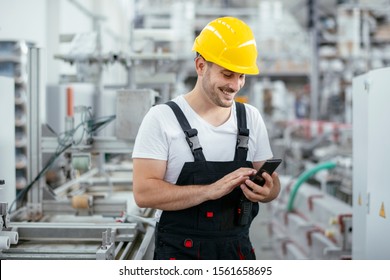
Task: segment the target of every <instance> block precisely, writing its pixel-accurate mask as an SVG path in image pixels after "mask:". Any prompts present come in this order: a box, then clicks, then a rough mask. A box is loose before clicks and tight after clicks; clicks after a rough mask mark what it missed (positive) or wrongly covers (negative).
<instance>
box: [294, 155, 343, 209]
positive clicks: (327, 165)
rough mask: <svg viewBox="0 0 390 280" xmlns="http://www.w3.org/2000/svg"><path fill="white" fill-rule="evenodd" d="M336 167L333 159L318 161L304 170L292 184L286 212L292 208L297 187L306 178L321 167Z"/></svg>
mask: <svg viewBox="0 0 390 280" xmlns="http://www.w3.org/2000/svg"><path fill="white" fill-rule="evenodd" d="M335 167H336V163H335V162H333V161H327V162H323V163H320V164H317V165H316V166H314V167H313V168H311V169H309V170H306V171H305V172H303V173H302V174H301V175H300V176H299V177H298V179H297V181H296V183H295V185H294V186H293V189H292V191H291V193H290V197H289V201H288V204H287V211H288V212H291V211H292V210H293V205H294V200H295V197H296V195H297V192H298V190H299V187H300V186H301V185H302V184H303V183H304V182H305V181H306V180H307V179H309V178H310V177H311V176H313V175H314V174H316V173H317V172H318V171H320V170H323V169H332V168H335Z"/></svg>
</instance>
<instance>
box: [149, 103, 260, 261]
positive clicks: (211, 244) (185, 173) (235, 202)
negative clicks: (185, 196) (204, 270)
mask: <svg viewBox="0 0 390 280" xmlns="http://www.w3.org/2000/svg"><path fill="white" fill-rule="evenodd" d="M166 104H167V105H169V106H170V107H171V108H172V110H173V111H174V113H175V115H176V118H177V119H178V121H179V123H180V125H181V127H182V129H183V131H184V133H185V136H186V139H187V142H188V144H189V146H190V148H191V151H192V153H193V155H194V162H186V163H185V164H184V166H183V169H182V170H181V173H180V175H179V178H178V180H177V182H176V185H179V186H182V187H183V188H185V186H186V185H206V184H211V183H214V182H215V181H217V180H219V179H221V178H222V177H224V176H225V175H226V174H228V173H230V172H233V171H234V170H236V169H238V168H240V167H251V168H252V163H251V162H249V161H246V157H247V152H248V139H249V130H248V129H247V126H246V113H245V106H244V104H242V103H238V102H236V108H237V123H238V135H237V145H236V152H235V158H234V160H233V161H229V162H211V161H206V159H205V157H204V155H203V152H202V147H201V146H200V143H199V141H198V137H197V130H196V129H193V128H191V127H190V125H189V123H188V121H187V119H186V117H185V116H184V114H183V112H182V111H181V109H180V108H179V106H178V105H177V104H176V103H174V102H172V101H169V102H167V103H166ZM242 199H243V193H242V190H241V189H240V187H239V186H238V187H236V188H235V189H234V190H233V191H232V192H231V193H229V194H228V195H226V196H224V197H222V198H220V199H217V200H210V201H206V202H203V203H201V204H200V205H197V206H194V207H191V208H188V209H184V210H179V211H163V213H162V215H161V218H160V221H159V223H158V224H157V227H156V242H155V254H154V259H186V260H189V259H204V260H205V259H208V260H217V259H222V260H230V259H233V260H236V259H256V257H255V254H254V250H253V248H252V245H251V242H250V240H249V227H250V224H251V222H252V220H253V218H254V217H255V216H256V215H257V213H258V211H259V206H258V203H252V202H249V201H248V200H247V202H249V203H250V204H251V205H250V206H251V210H250V215H249V218H248V221H247V222H246V223H245V224H243V225H242V224H239V223H238V222H237V219H238V216H239V215H240V211H241V210H242V209H240V200H242Z"/></svg>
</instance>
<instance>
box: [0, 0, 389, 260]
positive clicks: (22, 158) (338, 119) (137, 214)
mask: <svg viewBox="0 0 390 280" xmlns="http://www.w3.org/2000/svg"><path fill="white" fill-rule="evenodd" d="M32 2H34V3H32ZM21 6H23V7H24V9H20V7H21ZM0 7H1V9H0V10H1V12H0V13H1V16H0V29H1V33H0V119H1V120H2V124H1V132H2V133H1V134H0V158H1V161H0V213H1V215H2V219H0V223H1V231H0V259H151V258H152V255H151V252H152V249H153V246H154V245H153V241H154V225H155V218H154V214H155V213H154V212H155V210H154V209H141V208H139V207H138V206H137V205H136V204H135V202H134V198H133V193H132V160H131V153H132V148H133V144H134V139H135V137H136V135H137V132H138V127H139V125H140V123H141V121H142V118H143V116H144V115H145V114H146V112H147V111H148V110H149V108H150V107H152V106H154V105H155V104H159V103H164V102H166V101H168V100H169V99H171V98H174V97H176V96H177V95H181V94H185V93H186V92H188V90H190V89H191V88H192V87H193V85H194V83H195V82H196V73H195V71H194V66H193V59H194V57H195V54H194V53H192V52H191V48H192V44H193V40H194V38H195V37H196V36H197V35H198V34H199V32H200V31H201V30H202V28H203V27H204V26H205V25H206V24H207V23H208V22H210V21H211V20H213V19H215V18H217V17H220V16H225V15H229V16H235V17H238V18H240V19H242V20H244V21H245V22H246V23H247V24H248V25H249V26H251V28H252V29H253V31H254V35H255V37H256V40H257V47H258V53H259V57H258V66H259V69H260V74H259V75H255V76H251V75H247V76H246V85H245V87H244V88H243V89H242V90H241V91H240V93H239V95H238V96H237V97H236V98H237V100H239V101H241V102H247V103H249V104H251V105H253V106H255V107H256V108H257V109H258V110H259V111H260V112H261V114H262V116H263V118H264V120H265V122H266V126H267V129H268V134H269V137H270V139H271V145H272V149H273V152H274V157H275V158H282V159H283V163H282V164H281V166H280V167H279V168H278V173H279V174H280V176H281V181H282V190H281V194H280V196H279V197H278V198H277V199H276V200H275V201H273V202H271V203H267V204H261V205H260V208H261V209H260V214H259V215H258V217H257V218H256V219H255V221H254V225H253V227H252V228H251V238H252V240H253V243H254V247H255V251H256V255H257V258H258V259H319V260H324V259H389V258H390V248H389V246H388V245H387V243H386V242H385V240H386V238H387V235H386V234H387V233H388V232H389V230H390V221H389V218H388V213H387V211H388V208H389V205H390V201H389V199H388V198H389V197H390V196H389V195H388V188H386V185H387V178H386V175H387V172H386V166H387V165H388V164H387V158H388V157H389V156H390V155H389V148H388V146H387V145H386V141H387V139H389V135H388V134H389V131H388V125H386V123H385V122H386V121H387V119H388V118H387V115H388V109H387V107H386V106H387V104H388V103H389V102H388V101H389V98H390V95H389V94H387V93H386V89H387V88H389V81H388V77H389V75H390V72H389V67H390V55H389V54H390V8H389V1H384V0H370V1H368V0H359V1H356V0H354V1H352V0H351V1H348V0H343V1H339V0H337V1H336V0H330V1H319V0H293V1H290V0H288V1H287V0H278V1H276V0H274V1H268V0H261V1H257V0H240V1H236V0H229V1H226V0H224V1H222V0H212V1H204V0H202V1H193V0H183V1H173V0H115V1H114V0H113V1H104V0H96V1H77V0H58V1H28V0H17V1H7V2H6V1H5V0H0ZM16 18H18V19H22V20H18V21H16Z"/></svg>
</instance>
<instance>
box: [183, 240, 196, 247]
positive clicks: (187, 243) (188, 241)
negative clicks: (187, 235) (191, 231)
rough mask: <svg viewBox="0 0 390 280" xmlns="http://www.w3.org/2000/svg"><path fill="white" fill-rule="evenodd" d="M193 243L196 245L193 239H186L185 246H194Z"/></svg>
mask: <svg viewBox="0 0 390 280" xmlns="http://www.w3.org/2000/svg"><path fill="white" fill-rule="evenodd" d="M193 245H194V244H193V242H192V240H191V239H186V240H184V247H186V248H192V246H193Z"/></svg>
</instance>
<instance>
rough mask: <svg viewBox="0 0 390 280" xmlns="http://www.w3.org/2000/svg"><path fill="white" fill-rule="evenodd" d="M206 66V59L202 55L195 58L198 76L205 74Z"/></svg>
mask: <svg viewBox="0 0 390 280" xmlns="http://www.w3.org/2000/svg"><path fill="white" fill-rule="evenodd" d="M206 67H207V63H206V60H205V59H204V58H203V57H202V56H198V57H196V58H195V70H196V73H197V74H198V76H203V74H204V71H205V70H206Z"/></svg>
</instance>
